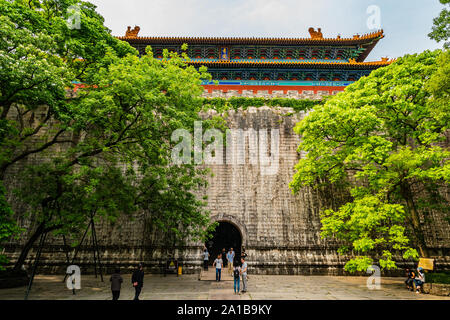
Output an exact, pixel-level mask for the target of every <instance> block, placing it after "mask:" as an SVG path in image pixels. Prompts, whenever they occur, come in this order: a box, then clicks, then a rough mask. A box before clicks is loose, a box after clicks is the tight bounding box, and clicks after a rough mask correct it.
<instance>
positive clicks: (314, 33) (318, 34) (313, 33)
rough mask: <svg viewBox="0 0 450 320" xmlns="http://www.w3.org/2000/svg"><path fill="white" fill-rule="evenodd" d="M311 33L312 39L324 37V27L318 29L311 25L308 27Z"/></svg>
mask: <svg viewBox="0 0 450 320" xmlns="http://www.w3.org/2000/svg"><path fill="white" fill-rule="evenodd" d="M308 31H309V34H310V35H311V39H323V34H322V29H321V28H317V31H316V30H315V29H314V28H313V27H311V28H309V29H308Z"/></svg>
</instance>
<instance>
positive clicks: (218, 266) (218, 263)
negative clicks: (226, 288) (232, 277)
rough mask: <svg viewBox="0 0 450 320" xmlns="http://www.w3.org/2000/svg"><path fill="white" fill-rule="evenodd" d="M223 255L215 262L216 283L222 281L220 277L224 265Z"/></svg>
mask: <svg viewBox="0 0 450 320" xmlns="http://www.w3.org/2000/svg"><path fill="white" fill-rule="evenodd" d="M221 257H222V255H221V254H219V255H217V259H216V260H214V263H213V267H214V266H215V267H216V281H220V276H221V275H222V265H223V260H222V258H221Z"/></svg>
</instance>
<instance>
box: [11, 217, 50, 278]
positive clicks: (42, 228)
mask: <svg viewBox="0 0 450 320" xmlns="http://www.w3.org/2000/svg"><path fill="white" fill-rule="evenodd" d="M44 231H45V222H41V223H40V224H39V226H38V227H37V229H36V231H34V233H33V234H32V235H31V237H30V239H28V241H27V243H25V246H24V247H23V248H22V251H21V252H20V256H19V259H17V261H16V263H15V265H14V269H13V270H14V271H20V270H21V268H22V265H24V264H25V260H26V259H27V257H28V254H29V253H30V250H31V248H33V245H34V243H35V242H36V241H37V240H38V239H39V237H40V236H41V235H42V234H43V233H44Z"/></svg>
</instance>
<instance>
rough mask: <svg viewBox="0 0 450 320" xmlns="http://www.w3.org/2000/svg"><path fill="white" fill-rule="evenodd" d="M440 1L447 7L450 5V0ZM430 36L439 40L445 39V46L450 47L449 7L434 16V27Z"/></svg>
mask: <svg viewBox="0 0 450 320" xmlns="http://www.w3.org/2000/svg"><path fill="white" fill-rule="evenodd" d="M439 1H440V2H441V3H442V4H443V5H445V6H446V7H449V6H450V0H439ZM428 36H429V37H430V38H431V39H433V40H436V41H437V42H441V41H445V42H444V48H446V49H449V48H450V42H448V41H447V40H448V39H450V11H449V10H448V8H444V9H442V11H441V13H440V15H439V17H436V18H434V20H433V29H432V31H431V32H430V34H429V35H428Z"/></svg>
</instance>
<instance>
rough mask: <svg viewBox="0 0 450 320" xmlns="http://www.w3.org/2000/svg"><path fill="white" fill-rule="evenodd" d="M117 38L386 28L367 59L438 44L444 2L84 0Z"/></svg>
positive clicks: (297, 34)
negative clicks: (435, 28) (435, 33)
mask: <svg viewBox="0 0 450 320" xmlns="http://www.w3.org/2000/svg"><path fill="white" fill-rule="evenodd" d="M87 1H89V2H91V3H94V4H95V5H97V11H98V12H99V13H100V14H101V15H103V17H104V18H105V25H106V26H107V27H108V28H109V29H111V30H112V34H113V35H115V36H122V35H125V31H126V29H127V26H131V27H134V26H136V25H138V26H140V27H141V31H140V34H139V35H140V36H191V37H203V36H209V37H240V36H245V37H288V38H309V37H310V35H309V33H308V28H309V27H314V28H318V27H320V28H322V33H323V36H324V37H325V38H334V37H336V36H337V35H338V34H339V35H341V36H342V37H352V36H353V35H354V34H365V33H370V32H373V31H376V27H377V26H380V27H381V28H382V29H383V30H384V34H385V38H384V39H382V40H381V41H380V42H379V43H378V44H377V46H376V47H375V49H374V50H373V51H372V52H371V54H370V55H369V56H368V58H367V59H366V61H375V60H380V59H381V57H389V58H396V57H400V56H403V55H405V54H408V53H417V52H422V51H424V50H426V49H432V50H433V49H438V48H442V44H438V43H436V42H435V41H433V40H431V39H429V38H428V33H429V32H430V31H431V27H432V25H433V18H434V17H437V16H438V15H439V13H440V11H441V10H442V9H443V6H442V5H441V4H440V3H439V1H438V0H338V1H336V0H222V1H220V0H87Z"/></svg>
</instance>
